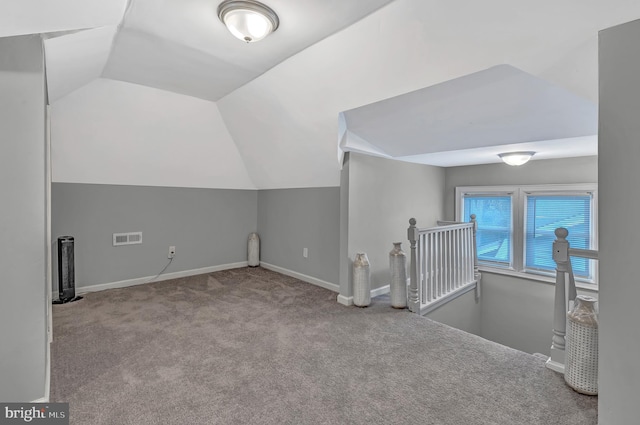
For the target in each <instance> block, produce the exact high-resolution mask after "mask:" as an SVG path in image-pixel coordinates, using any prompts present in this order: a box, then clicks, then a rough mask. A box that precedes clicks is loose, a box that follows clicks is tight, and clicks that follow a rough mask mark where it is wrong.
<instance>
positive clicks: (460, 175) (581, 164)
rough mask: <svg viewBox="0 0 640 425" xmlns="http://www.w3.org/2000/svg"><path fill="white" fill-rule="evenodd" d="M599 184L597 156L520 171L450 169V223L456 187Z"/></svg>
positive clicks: (525, 167)
mask: <svg viewBox="0 0 640 425" xmlns="http://www.w3.org/2000/svg"><path fill="white" fill-rule="evenodd" d="M534 158H535V157H534ZM597 182H598V157H597V156H584V157H577V158H562V159H542V160H531V161H530V162H528V163H526V164H525V165H522V166H520V167H512V166H510V165H506V164H502V163H500V164H483V165H470V166H466V167H450V168H446V171H445V213H446V216H447V220H453V219H454V218H455V210H454V208H455V189H456V186H493V185H507V184H515V185H527V184H570V183H597Z"/></svg>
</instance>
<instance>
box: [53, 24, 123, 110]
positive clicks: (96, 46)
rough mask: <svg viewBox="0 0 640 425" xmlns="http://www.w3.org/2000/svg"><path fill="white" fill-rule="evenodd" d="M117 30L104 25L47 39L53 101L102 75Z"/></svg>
mask: <svg viewBox="0 0 640 425" xmlns="http://www.w3.org/2000/svg"><path fill="white" fill-rule="evenodd" d="M116 31H117V27H116V26H110V27H101V28H95V29H91V30H84V31H77V32H72V33H69V34H64V35H60V36H56V37H52V38H46V39H45V41H44V48H45V57H46V64H47V88H48V90H49V102H50V103H53V102H55V101H56V100H58V99H61V98H63V97H64V96H66V95H67V94H69V93H71V92H72V91H74V90H76V89H78V88H80V87H82V86H84V85H85V84H88V83H90V82H92V81H93V80H95V79H96V78H98V77H100V75H101V74H102V71H103V70H104V66H105V64H106V63H107V59H108V58H109V54H110V52H111V44H112V43H113V37H114V36H115V34H116Z"/></svg>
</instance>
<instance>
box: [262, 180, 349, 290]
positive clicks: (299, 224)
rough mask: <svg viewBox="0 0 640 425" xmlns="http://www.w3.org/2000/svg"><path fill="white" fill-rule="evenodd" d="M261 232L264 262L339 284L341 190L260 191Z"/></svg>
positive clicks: (333, 188) (334, 188)
mask: <svg viewBox="0 0 640 425" xmlns="http://www.w3.org/2000/svg"><path fill="white" fill-rule="evenodd" d="M258 233H259V234H260V245H261V258H260V259H261V261H264V262H266V263H269V264H272V265H275V266H279V267H284V268H285V269H288V270H291V271H294V272H298V273H302V274H305V275H307V276H311V277H315V278H317V279H320V280H324V281H326V282H329V283H333V284H335V285H337V284H338V281H339V262H338V261H339V243H340V188H339V187H318V188H304V189H274V190H261V191H259V192H258ZM303 248H307V249H308V257H307V258H304V257H303V256H302V250H303Z"/></svg>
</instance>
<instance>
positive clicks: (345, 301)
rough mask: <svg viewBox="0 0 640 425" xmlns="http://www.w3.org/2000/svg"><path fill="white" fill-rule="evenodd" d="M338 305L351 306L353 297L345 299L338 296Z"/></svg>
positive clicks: (340, 295) (342, 296)
mask: <svg viewBox="0 0 640 425" xmlns="http://www.w3.org/2000/svg"><path fill="white" fill-rule="evenodd" d="M338 304H342V305H347V306H349V305H353V297H345V296H344V295H342V294H339V295H338Z"/></svg>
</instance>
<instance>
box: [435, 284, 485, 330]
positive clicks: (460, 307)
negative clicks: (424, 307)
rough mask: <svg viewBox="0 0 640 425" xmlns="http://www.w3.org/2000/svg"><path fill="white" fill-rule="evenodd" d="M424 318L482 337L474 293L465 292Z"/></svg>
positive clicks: (480, 318)
mask: <svg viewBox="0 0 640 425" xmlns="http://www.w3.org/2000/svg"><path fill="white" fill-rule="evenodd" d="M426 317H428V318H429V319H432V320H435V321H436V322H440V323H444V324H445V325H449V326H451V327H454V328H456V329H460V330H463V331H465V332H469V333H472V334H474V335H478V336H483V335H482V327H481V326H482V322H481V320H482V310H481V304H480V302H477V301H476V293H475V291H471V292H467V293H466V294H463V295H461V296H460V297H458V298H456V299H455V300H452V301H449V302H448V303H446V304H444V305H443V306H440V307H438V308H437V309H435V310H434V311H432V312H430V313H428V314H426Z"/></svg>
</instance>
